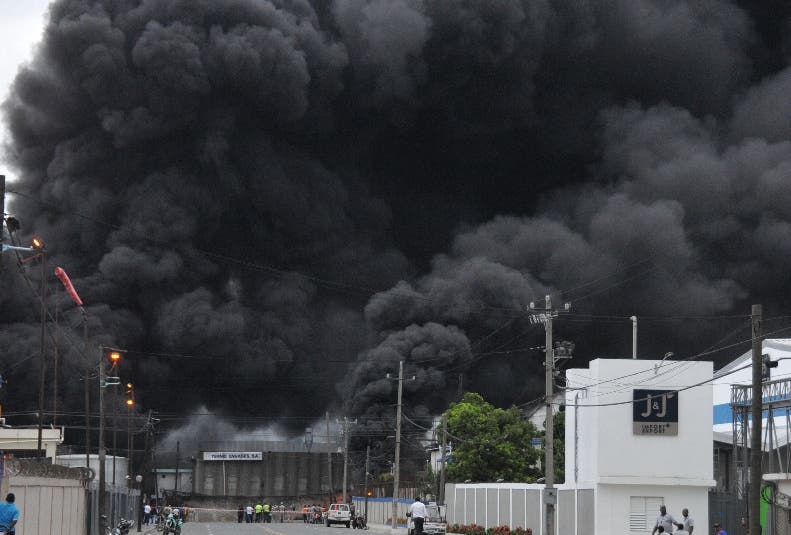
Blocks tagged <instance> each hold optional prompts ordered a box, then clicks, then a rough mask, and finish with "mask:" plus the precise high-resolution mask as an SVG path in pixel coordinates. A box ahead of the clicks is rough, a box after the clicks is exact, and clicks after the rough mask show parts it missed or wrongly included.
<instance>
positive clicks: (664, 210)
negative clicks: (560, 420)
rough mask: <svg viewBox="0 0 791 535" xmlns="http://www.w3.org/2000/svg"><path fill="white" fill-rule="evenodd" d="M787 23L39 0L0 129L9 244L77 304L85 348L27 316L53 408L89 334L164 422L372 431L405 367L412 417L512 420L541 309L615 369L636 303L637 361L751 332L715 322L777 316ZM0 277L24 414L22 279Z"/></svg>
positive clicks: (76, 327)
mask: <svg viewBox="0 0 791 535" xmlns="http://www.w3.org/2000/svg"><path fill="white" fill-rule="evenodd" d="M788 24H789V17H788V11H787V9H786V10H785V11H784V10H779V11H772V10H768V9H767V8H766V4H764V3H757V2H756V3H748V2H744V3H742V4H738V3H735V2H732V1H729V0H694V1H692V0H673V1H669V2H668V1H659V0H619V1H603V0H589V1H586V2H574V3H569V2H559V1H552V0H452V1H448V0H442V1H440V0H334V1H318V0H315V1H308V0H222V1H220V0H214V1H210V2H209V1H205V2H204V1H189V2H187V1H184V0H169V1H167V0H158V1H140V0H136V1H132V0H125V1H124V0H104V1H87V0H85V1H76V0H72V1H65V0H64V1H58V2H56V3H54V4H53V5H52V8H51V12H50V18H49V23H48V25H47V28H46V32H45V35H44V39H43V41H42V43H41V45H40V47H39V49H38V52H37V54H36V57H35V59H34V61H33V62H32V63H31V64H30V65H28V66H26V67H24V68H23V69H22V70H20V72H19V74H18V76H17V78H16V81H15V84H14V87H13V90H12V93H11V96H10V98H9V100H8V101H7V102H6V103H5V106H4V110H5V116H6V121H7V123H8V126H9V129H10V131H11V134H12V138H11V141H10V142H9V144H8V146H7V147H6V148H7V155H8V158H9V160H10V162H11V163H12V165H13V168H14V170H15V173H16V176H18V178H19V179H18V181H17V182H16V183H14V184H13V186H12V188H11V189H13V190H14V191H16V192H17V194H16V195H14V196H13V198H12V199H11V200H12V204H11V205H10V206H11V211H12V212H13V214H14V215H15V216H16V217H17V218H18V219H19V220H20V221H22V222H23V225H24V226H23V230H22V231H21V232H20V236H22V237H29V236H30V235H31V234H33V233H36V234H39V235H41V236H43V237H44V238H45V239H46V241H47V243H48V244H49V245H48V248H49V255H48V257H47V262H48V264H51V267H54V266H55V265H60V266H62V267H63V268H64V269H66V270H67V271H68V272H69V273H70V275H71V276H72V278H73V279H74V282H75V286H76V287H77V289H78V291H80V293H81V294H82V296H83V299H84V301H85V302H86V305H87V307H86V308H87V311H88V318H89V329H88V331H89V341H88V344H87V347H88V348H89V349H87V350H86V349H85V348H84V347H83V345H82V334H81V332H82V331H81V326H80V323H79V321H80V320H79V316H78V315H77V313H76V311H75V310H73V309H72V308H70V307H69V305H68V301H67V299H66V297H65V296H64V295H63V294H61V296H60V297H53V296H52V295H51V296H50V298H49V299H48V301H47V302H48V305H49V309H50V311H53V310H54V309H55V304H56V302H58V303H60V305H61V306H62V307H63V308H64V310H63V312H62V319H61V325H60V330H61V331H62V334H61V336H60V337H59V341H60V342H59V344H60V346H61V349H60V353H61V369H60V374H61V381H60V384H61V385H62V386H61V395H62V397H63V399H62V400H61V407H64V408H65V409H67V410H79V408H80V407H81V398H80V397H79V392H80V389H81V385H80V384H79V383H78V382H77V381H76V379H75V377H76V376H77V375H78V374H79V373H80V372H81V370H82V369H83V368H84V367H85V366H86V365H91V363H93V362H94V361H95V358H96V351H97V350H96V349H93V348H96V347H98V345H99V344H102V343H103V344H112V345H115V346H117V347H121V348H128V349H129V353H128V355H127V357H126V359H125V362H124V364H123V365H122V368H121V371H122V372H123V373H124V374H128V375H129V376H131V378H132V379H133V380H134V381H135V382H136V383H137V384H138V385H139V386H138V388H139V396H140V398H141V399H142V400H144V401H143V404H144V405H145V406H147V407H167V408H168V409H172V410H176V411H178V410H185V409H187V408H189V407H193V406H196V405H198V404H199V403H201V402H205V403H206V404H207V405H208V406H209V408H211V409H229V408H231V409H233V410H236V411H241V412H245V413H250V414H256V415H271V416H273V417H280V416H292V417H293V416H305V417H312V416H315V415H319V414H322V413H323V412H324V410H326V409H327V408H328V407H329V408H332V407H335V408H338V409H340V408H341V407H342V408H343V409H344V410H345V411H348V412H350V413H354V414H357V415H367V416H368V417H369V418H370V421H371V422H372V423H371V424H370V425H371V426H372V427H376V426H380V427H381V430H382V432H383V433H387V432H388V431H387V429H389V426H390V423H385V419H387V418H391V417H392V414H391V413H392V412H393V411H392V404H393V403H394V385H393V383H392V381H389V380H387V379H386V378H385V374H386V373H388V372H389V373H391V374H394V373H397V367H398V362H399V361H400V360H405V361H406V363H407V375H408V376H410V377H411V376H412V375H415V376H416V380H415V381H409V382H407V383H405V398H406V399H407V400H410V401H409V402H408V403H409V406H410V407H411V408H410V409H409V410H408V412H409V414H410V415H411V416H412V417H419V416H422V415H428V414H433V413H436V412H437V411H439V410H442V409H443V408H444V407H445V406H446V405H447V402H448V400H449V399H452V398H453V397H455V396H456V395H457V393H458V391H459V390H460V389H462V390H468V389H475V390H478V391H481V392H482V393H483V394H484V396H485V397H487V399H492V400H494V401H496V402H497V403H501V404H510V403H514V402H520V401H529V400H531V399H533V398H535V397H536V396H537V395H540V389H541V380H540V378H539V377H538V374H540V373H541V371H542V369H541V367H540V364H539V361H540V360H541V356H540V353H538V352H532V351H531V350H528V349H527V348H529V347H534V346H536V345H538V344H540V343H541V339H542V333H541V329H540V327H537V326H531V324H530V323H529V322H528V319H527V315H526V314H525V313H524V310H525V307H526V306H527V304H528V303H529V302H530V301H538V302H541V301H542V300H543V296H544V295H545V294H548V293H550V294H552V295H553V296H554V298H555V300H556V302H558V303H559V302H561V300H566V299H568V300H571V301H573V302H574V311H575V314H576V315H575V316H571V317H569V318H568V320H567V321H566V322H565V323H563V322H560V323H559V327H558V331H559V332H558V336H559V337H561V338H566V339H571V340H573V341H575V342H576V345H577V353H576V354H577V358H578V359H580V360H582V361H584V360H586V359H589V358H591V357H595V356H618V355H624V356H625V355H627V354H628V352H629V349H630V347H631V344H630V339H629V337H630V335H631V328H630V326H631V324H630V322H629V321H628V319H627V318H628V316H631V315H633V314H634V315H637V316H638V317H639V318H643V319H642V320H641V324H640V325H641V327H640V334H641V340H640V349H641V351H640V352H641V355H642V356H644V357H656V356H657V355H662V354H663V353H664V352H665V351H668V350H673V351H675V353H676V355H677V356H679V357H683V356H688V355H691V354H693V353H694V352H696V351H699V350H701V349H705V348H706V347H707V346H710V345H712V344H715V343H716V342H717V341H718V340H720V339H721V338H722V337H723V336H725V335H729V334H730V335H731V337H732V338H731V340H733V339H742V338H744V337H745V333H742V335H741V336H739V335H738V333H736V334H734V333H733V331H734V329H737V328H739V327H741V326H742V325H743V324H744V323H745V322H744V319H743V318H732V319H728V320H725V319H720V320H717V321H712V320H711V317H712V316H715V315H717V316H721V315H734V316H736V315H743V314H746V313H747V311H748V305H749V303H751V302H763V303H764V304H765V306H766V308H767V311H768V312H769V313H770V314H771V313H776V314H779V313H782V312H783V311H784V310H785V309H787V308H788V304H789V303H788V298H787V296H786V292H785V288H786V287H787V283H788V278H789V275H788V274H787V273H788V271H787V269H786V265H787V260H788V259H789V257H791V241H790V240H789V238H788V235H789V228H790V227H791V209H789V206H791V203H789V202H788V201H789V200H791V199H787V197H789V196H791V187H789V174H791V127H790V126H789V125H791V120H790V119H791V105H789V103H788V98H787V97H786V95H788V94H791V74H789V73H790V72H791V68H789V67H787V64H786V59H785V58H786V52H787V51H788V50H789V42H788V41H787V35H788V32H787V31H786V30H787V28H788ZM3 263H4V267H5V270H4V272H3V276H2V285H3V292H2V295H1V296H0V303H2V309H3V314H2V317H0V321H2V322H3V328H2V330H1V331H0V355H1V357H0V359H2V360H1V361H0V363H2V365H3V366H4V367H5V368H7V369H13V370H15V371H14V372H13V373H12V375H15V376H16V378H15V380H16V381H18V384H19V385H20V386H19V388H17V389H15V390H14V389H12V390H9V400H8V401H7V403H10V404H11V405H12V409H18V410H23V409H29V408H32V407H34V406H35V391H36V389H35V388H32V387H29V385H32V384H33V382H34V381H35V377H34V376H35V374H32V373H24V374H23V373H21V372H20V371H19V370H21V369H22V367H25V368H32V366H30V363H31V362H35V360H34V359H33V360H28V361H26V362H27V364H24V365H21V366H22V367H17V368H13V367H14V366H15V365H17V364H18V363H21V362H23V361H25V359H28V358H29V357H31V356H34V355H35V354H36V351H37V348H38V336H39V331H38V329H37V322H38V307H37V305H36V303H35V289H36V287H37V284H38V281H37V276H38V275H37V266H36V265H35V263H26V264H24V265H23V268H22V273H23V274H26V275H27V276H28V277H30V278H31V283H30V284H31V285H30V286H28V285H27V284H26V283H24V282H23V281H24V279H23V278H22V276H21V274H20V272H19V270H18V269H17V268H16V267H15V266H14V262H13V260H12V258H11V257H10V256H9V255H5V257H4V259H3ZM50 271H51V269H50V267H48V268H47V273H49V272H50ZM54 283H55V280H54V279H53V280H52V284H53V285H54ZM691 316H696V317H708V318H709V319H708V320H706V321H704V320H703V319H701V318H698V319H697V320H695V321H688V320H687V321H683V322H682V321H668V317H679V318H680V317H691ZM652 318H653V320H652ZM51 330H52V329H50V331H51ZM734 337H735V338H734ZM730 356H732V354H726V355H715V357H717V358H728V357H730ZM23 385H24V386H23ZM336 385H337V386H336Z"/></svg>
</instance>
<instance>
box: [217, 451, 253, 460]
mask: <svg viewBox="0 0 791 535" xmlns="http://www.w3.org/2000/svg"><path fill="white" fill-rule="evenodd" d="M203 460H204V461H263V460H264V453H263V452H261V451H204V452H203Z"/></svg>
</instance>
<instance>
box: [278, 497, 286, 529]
mask: <svg viewBox="0 0 791 535" xmlns="http://www.w3.org/2000/svg"><path fill="white" fill-rule="evenodd" d="M277 510H278V511H279V512H280V523H281V524H282V523H283V522H285V521H286V506H285V505H283V502H280V505H279V506H278V507H277Z"/></svg>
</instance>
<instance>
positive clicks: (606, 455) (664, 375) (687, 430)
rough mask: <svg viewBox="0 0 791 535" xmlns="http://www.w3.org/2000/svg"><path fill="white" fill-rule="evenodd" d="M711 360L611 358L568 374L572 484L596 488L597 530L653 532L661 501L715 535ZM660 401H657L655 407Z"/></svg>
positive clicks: (568, 483) (568, 445)
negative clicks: (711, 529) (712, 515)
mask: <svg viewBox="0 0 791 535" xmlns="http://www.w3.org/2000/svg"><path fill="white" fill-rule="evenodd" d="M712 372H713V366H712V363H711V362H688V361H684V362H674V361H653V360H624V359H619V360H605V359H596V360H593V361H591V362H590V364H589V368H587V369H571V370H568V371H567V372H566V378H567V390H566V483H565V487H567V488H568V487H573V488H577V489H592V490H593V491H594V511H595V521H594V522H595V526H593V527H592V529H589V531H588V532H592V533H630V532H640V533H650V531H651V529H652V528H653V525H654V522H655V519H656V516H657V515H658V514H659V506H660V505H665V506H666V507H667V510H668V512H670V513H671V514H673V515H674V516H676V517H680V515H681V510H682V509H683V508H688V509H689V510H690V513H691V516H693V517H694V518H695V520H696V528H695V531H696V532H698V531H700V532H701V533H707V532H708V531H709V526H708V492H709V488H710V487H713V486H714V484H715V482H714V479H713V463H712V440H713V431H712V427H711V412H710V410H711V409H710V408H709V407H711V404H712V385H711V377H712ZM649 402H650V403H649Z"/></svg>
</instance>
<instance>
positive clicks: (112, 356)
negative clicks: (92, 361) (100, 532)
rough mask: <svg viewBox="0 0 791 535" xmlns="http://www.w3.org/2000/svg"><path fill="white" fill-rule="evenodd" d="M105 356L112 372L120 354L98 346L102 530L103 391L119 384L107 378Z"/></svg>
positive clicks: (102, 512)
mask: <svg viewBox="0 0 791 535" xmlns="http://www.w3.org/2000/svg"><path fill="white" fill-rule="evenodd" d="M105 356H106V358H107V359H109V360H110V362H112V364H113V366H112V368H110V369H111V370H114V369H115V367H116V366H117V365H118V362H120V360H121V352H120V351H118V350H117V349H111V348H106V347H104V346H99V506H98V507H97V508H96V509H97V514H98V516H99V518H98V522H97V525H98V526H100V527H101V528H104V524H103V522H102V520H103V519H102V517H104V516H105V515H106V511H107V503H106V493H105V479H106V474H105V463H106V461H107V453H106V452H105V451H104V450H105V445H104V389H105V388H107V387H108V386H115V385H118V384H120V382H121V381H120V380H119V379H118V377H107V370H106V369H105Z"/></svg>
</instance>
